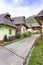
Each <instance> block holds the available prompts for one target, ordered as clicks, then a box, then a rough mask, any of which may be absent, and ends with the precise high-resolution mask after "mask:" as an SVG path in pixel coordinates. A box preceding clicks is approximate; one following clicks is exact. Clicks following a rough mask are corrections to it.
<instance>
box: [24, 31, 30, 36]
mask: <svg viewBox="0 0 43 65" xmlns="http://www.w3.org/2000/svg"><path fill="white" fill-rule="evenodd" d="M23 36H24V37H30V36H31V32H26V33H24V34H23Z"/></svg>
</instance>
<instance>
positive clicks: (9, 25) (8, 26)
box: [0, 13, 17, 42]
mask: <svg viewBox="0 0 43 65" xmlns="http://www.w3.org/2000/svg"><path fill="white" fill-rule="evenodd" d="M16 29H17V26H16V25H15V24H14V23H13V22H12V20H11V16H10V15H9V14H8V13H5V14H0V42H3V41H9V40H10V41H11V40H14V39H15V37H16Z"/></svg>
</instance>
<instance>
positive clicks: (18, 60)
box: [0, 34, 40, 65]
mask: <svg viewBox="0 0 43 65" xmlns="http://www.w3.org/2000/svg"><path fill="white" fill-rule="evenodd" d="M39 36H40V35H39V34H36V35H32V36H31V37H29V38H26V39H24V40H21V41H19V42H16V43H12V44H9V45H7V46H5V47H0V65H23V62H24V61H25V59H26V57H27V55H28V53H29V52H30V49H31V47H32V46H33V44H34V41H35V40H36V38H37V37H39Z"/></svg>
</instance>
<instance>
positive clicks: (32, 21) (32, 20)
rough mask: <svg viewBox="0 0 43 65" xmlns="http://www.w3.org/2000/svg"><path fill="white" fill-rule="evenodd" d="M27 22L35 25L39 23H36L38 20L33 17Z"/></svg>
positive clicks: (27, 19)
mask: <svg viewBox="0 0 43 65" xmlns="http://www.w3.org/2000/svg"><path fill="white" fill-rule="evenodd" d="M26 22H27V23H35V22H37V21H36V19H35V18H34V17H33V16H31V17H28V18H26Z"/></svg>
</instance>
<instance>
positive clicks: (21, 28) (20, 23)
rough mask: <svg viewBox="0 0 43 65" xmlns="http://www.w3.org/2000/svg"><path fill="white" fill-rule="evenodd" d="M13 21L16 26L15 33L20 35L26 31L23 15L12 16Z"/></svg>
mask: <svg viewBox="0 0 43 65" xmlns="http://www.w3.org/2000/svg"><path fill="white" fill-rule="evenodd" d="M12 20H14V21H13V23H14V24H15V25H16V26H17V34H18V35H21V34H23V33H25V32H26V31H27V26H26V20H25V17H24V16H20V17H15V18H12Z"/></svg>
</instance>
